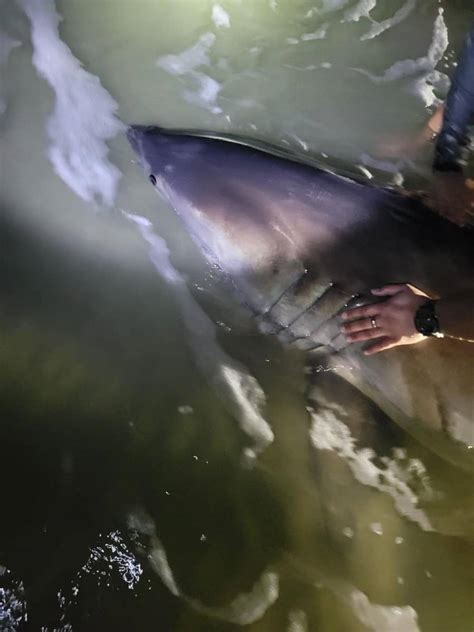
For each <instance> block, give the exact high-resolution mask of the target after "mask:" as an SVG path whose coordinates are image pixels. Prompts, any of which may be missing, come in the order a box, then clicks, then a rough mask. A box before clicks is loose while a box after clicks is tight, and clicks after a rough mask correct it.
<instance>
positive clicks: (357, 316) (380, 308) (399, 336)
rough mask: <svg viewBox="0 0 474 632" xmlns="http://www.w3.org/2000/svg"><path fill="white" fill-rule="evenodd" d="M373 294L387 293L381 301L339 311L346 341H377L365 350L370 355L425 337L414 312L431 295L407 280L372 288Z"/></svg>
mask: <svg viewBox="0 0 474 632" xmlns="http://www.w3.org/2000/svg"><path fill="white" fill-rule="evenodd" d="M372 294H374V296H388V297H389V298H388V299H387V300H386V301H385V302H383V303H374V304H372V305H364V306H363V307H355V308H354V309H348V310H347V311H345V312H343V313H342V320H343V321H344V324H343V325H342V327H341V330H342V332H343V333H344V334H345V336H346V340H347V341H348V342H360V341H365V340H376V342H375V343H374V344H371V345H369V346H368V347H367V348H366V349H365V350H364V354H365V355H372V354H374V353H378V352H379V351H385V350H386V349H391V348H392V347H397V346H400V345H412V344H416V343H417V342H421V341H422V340H426V336H424V335H423V334H420V333H419V332H418V331H417V330H416V328H415V321H414V318H415V313H416V311H417V309H418V308H419V307H420V305H423V303H426V301H427V299H429V298H430V297H429V296H428V295H427V294H425V293H424V292H422V291H421V290H418V289H417V288H415V287H413V286H412V285H409V284H407V283H402V284H397V285H385V286H384V287H381V288H378V289H375V290H372Z"/></svg>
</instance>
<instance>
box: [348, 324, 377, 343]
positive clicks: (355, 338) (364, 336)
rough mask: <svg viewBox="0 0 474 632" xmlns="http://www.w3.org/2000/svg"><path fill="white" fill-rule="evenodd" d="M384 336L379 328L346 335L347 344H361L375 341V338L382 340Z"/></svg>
mask: <svg viewBox="0 0 474 632" xmlns="http://www.w3.org/2000/svg"><path fill="white" fill-rule="evenodd" d="M380 336H383V333H382V331H381V330H380V329H379V327H377V328H375V329H374V328H372V329H365V330H364V331H356V332H355V333H353V334H346V340H347V342H361V341H364V340H373V338H380Z"/></svg>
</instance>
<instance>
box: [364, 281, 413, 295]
mask: <svg viewBox="0 0 474 632" xmlns="http://www.w3.org/2000/svg"><path fill="white" fill-rule="evenodd" d="M405 289H406V283H397V284H392V285H384V286H383V287H377V288H374V289H373V290H371V292H372V294H375V295H376V296H393V295H394V294H399V293H400V292H403V290H405Z"/></svg>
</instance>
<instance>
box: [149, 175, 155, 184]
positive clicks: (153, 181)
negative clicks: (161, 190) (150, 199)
mask: <svg viewBox="0 0 474 632" xmlns="http://www.w3.org/2000/svg"><path fill="white" fill-rule="evenodd" d="M148 180H150V182H151V183H152V185H153V186H155V185H156V178H155V176H154V175H153V174H152V173H150V175H149V176H148Z"/></svg>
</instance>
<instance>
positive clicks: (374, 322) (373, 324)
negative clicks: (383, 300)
mask: <svg viewBox="0 0 474 632" xmlns="http://www.w3.org/2000/svg"><path fill="white" fill-rule="evenodd" d="M370 324H371V325H372V329H376V328H377V321H376V320H375V316H371V317H370Z"/></svg>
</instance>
